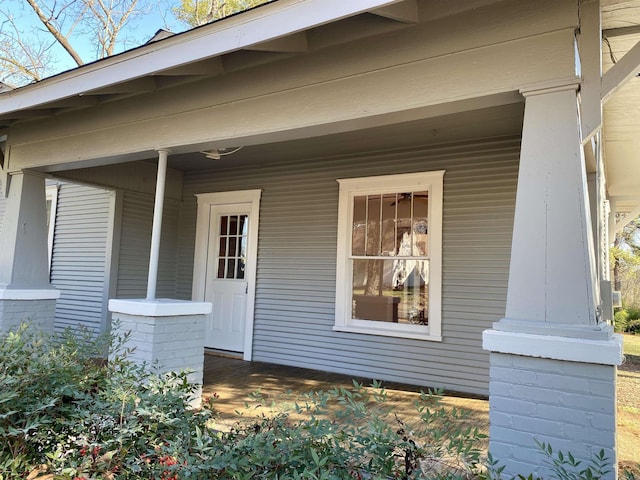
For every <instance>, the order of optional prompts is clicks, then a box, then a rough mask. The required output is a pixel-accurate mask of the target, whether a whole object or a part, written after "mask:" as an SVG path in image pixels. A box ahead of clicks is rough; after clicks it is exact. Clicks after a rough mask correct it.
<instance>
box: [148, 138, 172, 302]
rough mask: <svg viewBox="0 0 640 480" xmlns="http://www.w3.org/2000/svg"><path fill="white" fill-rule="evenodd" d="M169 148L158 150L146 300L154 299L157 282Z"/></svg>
mask: <svg viewBox="0 0 640 480" xmlns="http://www.w3.org/2000/svg"><path fill="white" fill-rule="evenodd" d="M168 156H169V150H166V149H165V150H158V175H157V178H156V196H155V203H154V205H153V227H152V232H151V251H150V253H149V277H148V280H147V300H155V298H156V286H157V284H158V260H159V259H160V237H161V233H162V212H163V210H164V187H165V184H166V181H167V157H168Z"/></svg>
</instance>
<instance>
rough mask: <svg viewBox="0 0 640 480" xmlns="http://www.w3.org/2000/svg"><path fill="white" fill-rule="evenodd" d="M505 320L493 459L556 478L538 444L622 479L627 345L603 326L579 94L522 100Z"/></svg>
mask: <svg viewBox="0 0 640 480" xmlns="http://www.w3.org/2000/svg"><path fill="white" fill-rule="evenodd" d="M524 95H525V97H526V104H525V114H524V124H523V133H522V147H521V155H520V171H519V175H518V190H517V197H516V209H515V218H514V230H513V240H512V249H511V265H510V271H509V286H508V293H507V307H506V318H504V319H503V320H501V321H500V322H496V323H495V324H494V325H493V329H491V330H487V331H485V332H484V334H483V347H484V348H485V349H486V350H490V351H491V355H490V388H489V391H490V422H491V426H490V450H491V452H492V454H493V455H494V457H496V458H497V459H499V460H500V461H502V462H503V463H505V464H506V466H507V469H506V473H507V474H511V475H515V474H519V473H521V474H529V473H531V472H533V473H534V474H535V475H537V476H541V477H543V478H547V477H548V476H549V473H548V469H547V467H545V463H544V457H543V456H542V454H541V452H540V451H539V450H538V448H537V447H536V445H535V440H538V441H541V442H547V443H550V444H551V445H552V446H553V447H554V450H558V449H560V450H563V451H564V452H565V453H566V452H571V453H573V454H574V455H575V456H576V457H577V458H579V459H584V460H588V459H590V458H591V456H592V455H593V454H594V453H597V452H599V451H600V449H604V450H605V452H606V454H607V456H608V457H609V459H610V461H611V464H612V472H613V473H612V474H611V475H610V476H609V477H608V478H615V472H616V469H615V466H616V454H615V443H616V438H615V432H616V390H615V388H616V365H618V364H620V362H621V359H622V351H621V350H622V347H621V339H620V338H619V337H618V336H616V335H612V333H611V329H610V327H608V326H607V325H604V324H599V323H598V320H599V314H598V308H597V305H596V302H597V300H596V299H597V298H598V295H597V288H598V284H597V277H596V272H595V260H594V254H593V238H592V233H591V220H590V214H589V205H588V201H589V199H588V194H587V182H586V171H585V165H584V157H583V150H582V142H581V140H582V139H581V133H580V132H581V129H580V122H579V113H578V100H577V96H576V88H575V86H573V85H571V86H566V87H560V88H556V89H550V90H545V91H535V92H525V93H524Z"/></svg>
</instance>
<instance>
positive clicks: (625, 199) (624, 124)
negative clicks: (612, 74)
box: [601, 0, 640, 211]
mask: <svg viewBox="0 0 640 480" xmlns="http://www.w3.org/2000/svg"><path fill="white" fill-rule="evenodd" d="M601 5H602V30H603V44H602V70H603V72H606V71H607V70H609V69H610V68H611V66H612V65H613V64H614V62H616V61H618V60H619V59H621V58H622V57H623V56H624V55H625V54H626V53H627V52H628V51H629V50H630V49H631V48H632V47H633V46H634V45H636V44H637V43H638V42H639V41H640V1H638V0H603V1H602V2H601ZM603 149H604V159H605V168H606V174H607V189H608V192H609V195H610V197H611V199H612V200H614V201H615V203H616V209H617V210H618V211H629V210H632V209H633V208H634V207H635V206H637V205H638V204H639V203H640V158H639V156H640V77H634V78H632V79H631V80H629V81H628V82H627V83H626V84H624V85H623V86H622V87H620V89H619V90H618V91H616V92H615V93H614V94H613V95H612V96H611V98H610V99H609V100H608V101H607V102H606V103H605V105H604V106H603Z"/></svg>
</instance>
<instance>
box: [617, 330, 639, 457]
mask: <svg viewBox="0 0 640 480" xmlns="http://www.w3.org/2000/svg"><path fill="white" fill-rule="evenodd" d="M627 339H629V340H627ZM626 341H630V342H631V341H633V342H636V343H638V339H636V338H634V337H629V336H626V335H625V342H626ZM634 353H635V352H634ZM618 461H619V462H620V464H621V466H626V467H629V466H633V465H636V466H637V464H638V462H640V355H631V354H629V353H627V354H626V355H625V362H624V363H623V364H622V365H621V366H620V368H618Z"/></svg>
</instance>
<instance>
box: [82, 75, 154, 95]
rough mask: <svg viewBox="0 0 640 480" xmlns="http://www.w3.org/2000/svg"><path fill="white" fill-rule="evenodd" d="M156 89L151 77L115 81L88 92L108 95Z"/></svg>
mask: <svg viewBox="0 0 640 480" xmlns="http://www.w3.org/2000/svg"><path fill="white" fill-rule="evenodd" d="M155 89H156V83H155V80H154V79H153V78H152V77H143V78H137V79H135V80H130V81H128V82H123V83H117V84H114V85H110V86H108V87H102V88H99V89H97V90H92V91H91V92H89V93H90V94H91V95H110V94H113V93H145V92H150V91H152V90H155Z"/></svg>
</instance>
